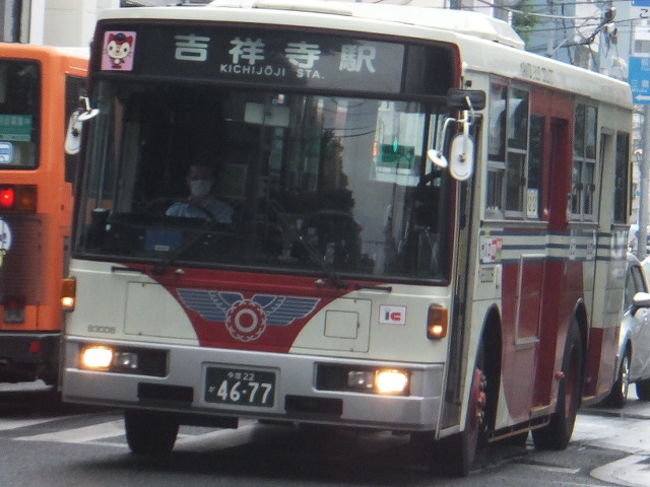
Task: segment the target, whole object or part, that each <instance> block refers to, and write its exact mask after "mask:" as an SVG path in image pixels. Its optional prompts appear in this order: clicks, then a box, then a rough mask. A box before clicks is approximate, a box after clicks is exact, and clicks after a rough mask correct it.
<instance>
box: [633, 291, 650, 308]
mask: <svg viewBox="0 0 650 487" xmlns="http://www.w3.org/2000/svg"><path fill="white" fill-rule="evenodd" d="M632 302H633V303H634V307H635V308H650V294H648V293H636V294H635V295H634V297H633V298H632Z"/></svg>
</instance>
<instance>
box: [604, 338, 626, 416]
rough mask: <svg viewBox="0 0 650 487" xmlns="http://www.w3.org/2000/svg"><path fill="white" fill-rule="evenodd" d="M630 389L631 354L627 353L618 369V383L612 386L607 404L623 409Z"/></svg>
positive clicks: (606, 400) (606, 399)
mask: <svg viewBox="0 0 650 487" xmlns="http://www.w3.org/2000/svg"><path fill="white" fill-rule="evenodd" d="M629 388H630V352H629V351H628V350H626V351H625V354H624V355H623V360H621V365H620V367H619V369H618V376H617V377H616V382H614V385H613V386H612V390H611V391H610V393H609V396H607V398H605V403H606V404H607V405H608V406H611V407H614V408H619V409H620V408H622V407H623V406H625V401H627V392H628V390H629Z"/></svg>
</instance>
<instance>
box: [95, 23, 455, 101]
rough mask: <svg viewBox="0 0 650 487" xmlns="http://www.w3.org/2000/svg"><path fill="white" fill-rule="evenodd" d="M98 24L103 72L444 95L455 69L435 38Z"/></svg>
mask: <svg viewBox="0 0 650 487" xmlns="http://www.w3.org/2000/svg"><path fill="white" fill-rule="evenodd" d="M102 29H103V30H102V31H100V33H99V35H98V41H99V42H98V44H100V47H99V48H100V49H101V53H98V54H100V55H99V56H97V57H96V59H98V60H99V63H98V64H99V65H98V66H95V68H96V69H97V70H98V71H100V72H105V73H108V72H110V73H123V74H133V75H136V74H137V75H149V76H156V77H165V78H184V79H188V78H190V79H196V80H209V81H232V82H244V83H255V84H260V83H263V84H273V85H283V86H294V87H304V88H309V89H334V90H350V91H363V92H375V93H377V92H381V93H401V92H409V93H414V92H415V93H421V94H432V95H445V94H446V92H447V89H448V88H450V87H451V85H452V79H453V75H454V70H453V66H454V62H453V55H452V51H451V49H450V48H448V47H443V46H440V45H432V46H426V47H425V46H417V45H407V44H400V43H392V42H382V41H376V40H370V39H359V38H351V37H339V36H332V35H322V34H315V33H309V32H302V31H301V32H298V31H296V32H285V31H277V30H273V31H270V30H264V29H250V28H245V27H237V28H233V27H224V26H223V25H212V26H206V25H205V24H172V25H165V24H145V25H141V24H140V25H137V26H135V25H134V26H131V27H129V25H128V24H127V23H123V24H120V25H119V26H117V25H102ZM96 63H97V61H96ZM433 67H435V68H436V70H435V72H434V71H433Z"/></svg>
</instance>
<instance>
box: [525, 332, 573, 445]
mask: <svg viewBox="0 0 650 487" xmlns="http://www.w3.org/2000/svg"><path fill="white" fill-rule="evenodd" d="M562 372H563V374H564V378H563V380H562V382H561V383H560V388H559V392H558V400H557V410H556V412H555V413H554V414H553V415H552V417H551V422H550V423H549V424H548V425H547V426H545V427H543V428H540V429H536V430H533V432H532V434H533V443H534V444H535V448H537V449H541V450H563V449H565V448H566V447H567V445H568V444H569V440H570V439H571V435H572V434H573V427H574V425H575V421H576V416H577V414H578V407H579V406H580V394H581V393H582V338H581V336H580V331H579V330H578V325H577V323H576V322H575V321H574V322H572V323H571V325H570V326H569V332H568V335H567V340H566V346H565V348H564V359H563V365H562Z"/></svg>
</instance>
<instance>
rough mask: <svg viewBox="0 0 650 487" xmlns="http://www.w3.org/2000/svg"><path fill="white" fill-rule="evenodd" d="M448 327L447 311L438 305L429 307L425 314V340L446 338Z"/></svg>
mask: <svg viewBox="0 0 650 487" xmlns="http://www.w3.org/2000/svg"><path fill="white" fill-rule="evenodd" d="M448 327H449V310H448V309H447V308H445V307H443V306H440V305H438V304H432V305H431V306H429V312H428V313H427V338H428V339H429V340H440V339H442V338H445V337H446V336H447V328H448Z"/></svg>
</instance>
